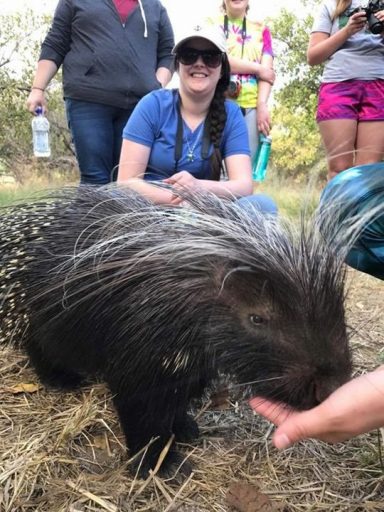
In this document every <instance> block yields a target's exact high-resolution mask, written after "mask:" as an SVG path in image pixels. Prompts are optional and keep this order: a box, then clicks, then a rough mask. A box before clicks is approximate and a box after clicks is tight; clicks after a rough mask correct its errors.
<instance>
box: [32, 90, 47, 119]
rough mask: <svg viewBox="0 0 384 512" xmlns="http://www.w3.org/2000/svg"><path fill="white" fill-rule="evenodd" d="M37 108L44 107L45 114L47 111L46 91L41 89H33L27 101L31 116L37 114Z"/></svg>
mask: <svg viewBox="0 0 384 512" xmlns="http://www.w3.org/2000/svg"><path fill="white" fill-rule="evenodd" d="M37 107H42V108H43V112H44V113H45V112H46V111H47V103H46V101H45V95H44V91H40V89H32V91H31V92H30V94H29V96H28V99H27V109H28V111H29V112H31V114H35V111H36V108H37Z"/></svg>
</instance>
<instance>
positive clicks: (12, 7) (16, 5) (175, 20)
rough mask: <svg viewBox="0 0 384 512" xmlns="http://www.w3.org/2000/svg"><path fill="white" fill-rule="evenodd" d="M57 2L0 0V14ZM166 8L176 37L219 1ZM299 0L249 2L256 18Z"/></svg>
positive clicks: (177, 1)
mask: <svg viewBox="0 0 384 512" xmlns="http://www.w3.org/2000/svg"><path fill="white" fill-rule="evenodd" d="M57 2H58V0H0V14H6V13H10V12H17V11H23V10H25V9H26V8H32V9H34V10H36V11H38V12H41V13H44V14H45V13H53V11H54V9H55V7H56V5H57ZM162 3H163V5H164V6H165V7H166V8H167V11H168V14H169V17H170V18H171V21H172V25H173V27H174V30H175V34H176V37H177V36H180V35H181V34H182V30H183V28H184V27H185V26H190V24H192V23H193V22H194V21H195V20H196V21H198V20H199V19H201V18H202V17H204V15H205V14H209V13H210V12H212V11H215V9H216V8H217V6H218V5H220V3H221V1H220V0H162ZM299 5H300V0H284V1H282V0H267V1H261V0H250V7H251V13H257V15H258V17H261V18H264V17H267V16H275V15H276V14H277V13H278V12H279V10H280V9H281V7H282V6H284V7H285V8H286V9H290V8H291V9H295V10H296V11H297V8H298V6H299Z"/></svg>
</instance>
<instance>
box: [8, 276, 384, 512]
mask: <svg viewBox="0 0 384 512" xmlns="http://www.w3.org/2000/svg"><path fill="white" fill-rule="evenodd" d="M350 274H351V277H352V280H351V289H350V296H349V303H348V315H349V321H350V324H351V325H352V326H353V328H354V330H355V335H354V337H353V346H354V349H355V361H356V364H357V370H359V371H361V370H366V369H369V368H373V367H374V366H376V365H377V364H378V363H379V362H380V361H384V351H383V350H384V349H383V343H382V337H383V335H382V333H383V332H384V319H383V306H382V305H383V303H384V300H383V298H384V295H383V288H382V282H380V281H378V280H374V279H373V278H370V277H368V276H365V275H363V274H358V273H356V272H351V273H350ZM0 361H1V362H0V374H1V383H2V385H1V386H0V393H1V402H0V453H1V459H0V511H1V512H11V511H12V512H32V511H33V512H35V511H38V512H64V511H65V512H80V511H84V512H85V511H87V512H88V511H108V512H120V511H121V512H124V511H135V512H147V511H148V512H151V511H153V512H154V511H156V512H159V511H162V512H171V511H176V510H177V511H178V512H219V511H220V512H223V511H227V512H228V511H229V510H232V509H230V508H229V507H228V505H227V504H226V500H225V495H226V492H227V489H228V487H229V485H230V483H231V482H232V481H233V480H243V481H247V482H249V483H253V484H255V485H257V486H258V487H260V489H261V490H262V491H263V492H264V493H266V494H267V495H268V496H269V497H270V499H271V500H272V502H273V503H274V504H276V506H277V507H278V509H279V510H281V511H284V512H294V511H328V512H338V511H340V512H341V511H345V512H363V511H367V512H368V511H383V510H384V469H383V461H382V460H381V454H380V450H379V447H380V444H379V442H378V434H377V433H376V432H373V433H371V434H369V435H364V436H360V437H359V438H356V439H354V440H352V441H350V442H347V443H344V444H340V445H337V446H335V447H332V446H329V445H326V444H324V443H320V442H314V441H308V442H305V443H301V444H300V445H298V446H296V447H294V448H291V449H289V450H287V451H285V452H283V453H278V452H277V451H276V450H275V449H274V448H273V446H272V445H271V443H270V435H271V427H270V425H269V424H268V423H267V422H266V421H264V420H261V419H260V418H258V417H256V416H255V415H253V414H252V412H251V411H250V410H249V408H248V407H247V405H246V403H240V404H237V403H232V405H231V407H230V408H229V409H227V410H221V411H220V410H217V411H213V410H210V409H209V408H207V405H208V404H207V403H205V404H204V407H202V409H200V410H198V411H197V414H198V417H199V419H198V421H199V425H200V427H201V437H200V439H199V441H198V442H196V444H194V445H193V446H192V445H185V446H184V447H183V448H182V449H183V451H184V453H185V456H186V457H189V458H190V459H191V461H192V462H193V463H194V466H195V472H194V474H193V475H192V476H191V477H190V478H189V479H188V480H187V481H186V482H185V483H184V485H182V486H178V485H176V484H172V482H166V481H163V480H160V479H159V478H157V477H156V476H155V475H154V476H152V477H150V478H149V479H148V480H147V481H143V480H138V479H134V478H131V477H130V475H129V473H128V472H127V471H126V465H127V461H128V457H127V455H126V453H125V450H124V441H123V437H122V433H121V430H120V427H119V424H118V421H117V418H116V415H115V412H114V410H113V407H112V404H111V398H110V396H109V394H108V392H107V390H106V389H105V387H104V386H103V385H101V384H98V385H95V386H94V387H92V388H86V389H83V390H81V391H79V392H77V393H58V392H53V391H50V390H47V389H45V388H43V387H39V386H38V382H37V380H36V376H35V374H34V372H33V371H32V369H30V368H29V367H28V365H27V360H26V358H25V356H24V354H22V353H20V352H17V351H15V350H14V349H11V348H10V347H1V359H0ZM20 384H32V387H31V388H30V389H28V388H27V392H20V391H21V390H20ZM36 384H37V388H38V389H36V387H34V386H33V385H36Z"/></svg>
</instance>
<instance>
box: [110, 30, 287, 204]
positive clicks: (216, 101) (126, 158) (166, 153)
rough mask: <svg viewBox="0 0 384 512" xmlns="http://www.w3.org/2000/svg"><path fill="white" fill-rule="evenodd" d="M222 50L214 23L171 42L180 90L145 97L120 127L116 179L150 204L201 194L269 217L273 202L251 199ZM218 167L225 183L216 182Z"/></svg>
mask: <svg viewBox="0 0 384 512" xmlns="http://www.w3.org/2000/svg"><path fill="white" fill-rule="evenodd" d="M225 50H226V41H225V37H224V35H223V33H222V32H221V31H220V30H219V29H218V28H217V27H213V26H200V25H197V26H195V27H193V28H192V29H191V30H190V31H189V32H188V33H187V34H186V35H185V36H184V37H182V39H180V40H179V41H178V43H177V44H176V46H175V47H174V49H173V54H174V57H175V69H176V71H177V73H178V75H179V87H178V89H162V90H160V91H153V92H151V93H149V94H147V95H146V96H145V97H144V98H143V99H142V100H141V101H140V102H139V104H138V105H137V107H136V108H135V110H134V111H133V113H132V116H131V117H130V119H129V121H128V123H127V125H126V126H125V128H124V130H123V139H124V140H123V146H122V151H121V157H120V164H119V172H118V182H119V183H121V184H125V185H127V186H129V187H131V188H132V189H134V190H136V191H137V192H138V193H140V194H142V195H144V196H145V197H147V198H148V199H149V200H151V201H152V202H154V203H155V204H161V205H168V206H178V205H182V206H186V205H184V203H183V201H182V199H181V197H180V196H179V195H178V194H177V192H178V191H183V190H187V191H189V192H195V191H198V190H201V191H207V192H210V193H212V194H215V195H216V196H218V197H221V198H227V199H229V200H236V201H238V204H239V205H240V206H241V207H244V208H246V209H252V208H254V207H255V208H256V209H258V210H260V211H262V212H263V213H266V214H276V211H277V209H276V205H275V203H274V202H273V201H272V199H270V198H269V197H268V196H265V195H263V194H255V195H253V194H252V192H253V186H252V172H251V161H250V158H249V146H248V137H247V128H246V125H245V121H244V118H243V116H242V113H241V111H240V109H239V107H238V106H237V105H236V104H235V103H234V102H233V101H229V100H228V99H226V97H225V92H226V90H227V88H228V84H229V78H230V69H229V62H228V57H227V54H226V53H225ZM224 163H225V167H226V170H227V174H228V180H225V181H220V175H221V170H222V166H223V164H224ZM175 191H176V193H174V192H175Z"/></svg>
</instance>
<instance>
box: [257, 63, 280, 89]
mask: <svg viewBox="0 0 384 512" xmlns="http://www.w3.org/2000/svg"><path fill="white" fill-rule="evenodd" d="M255 74H256V76H257V78H258V79H259V80H262V81H263V82H268V83H269V84H271V85H273V84H274V83H275V79H276V73H275V70H274V69H272V68H271V67H269V66H263V64H258V66H257V71H256V73H255Z"/></svg>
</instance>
